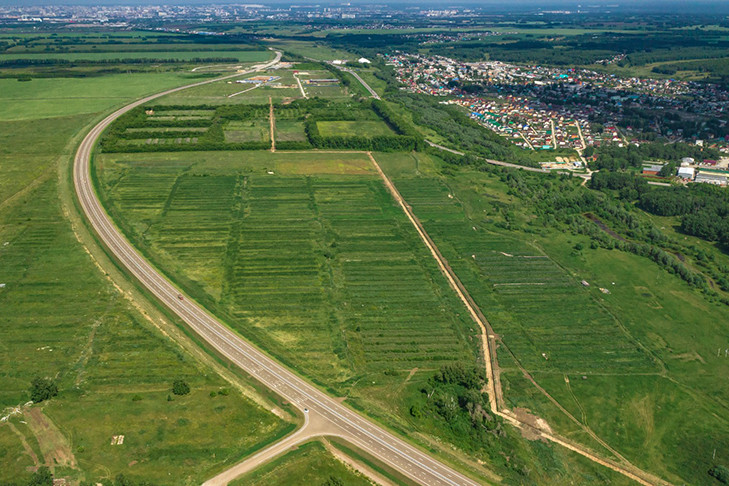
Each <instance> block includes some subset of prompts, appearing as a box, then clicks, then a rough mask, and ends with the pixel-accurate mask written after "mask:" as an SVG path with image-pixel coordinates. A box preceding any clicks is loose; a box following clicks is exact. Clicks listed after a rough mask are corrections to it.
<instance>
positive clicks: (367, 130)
mask: <svg viewBox="0 0 729 486" xmlns="http://www.w3.org/2000/svg"><path fill="white" fill-rule="evenodd" d="M316 125H317V128H318V129H319V133H320V134H321V136H322V137H356V136H369V137H374V136H379V135H382V136H393V135H395V132H393V131H392V129H391V128H390V127H388V126H387V124H386V123H385V122H384V121H382V120H362V121H318V122H316Z"/></svg>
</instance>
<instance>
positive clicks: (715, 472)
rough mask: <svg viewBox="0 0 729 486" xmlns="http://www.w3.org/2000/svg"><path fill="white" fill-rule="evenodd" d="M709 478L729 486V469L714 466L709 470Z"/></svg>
mask: <svg viewBox="0 0 729 486" xmlns="http://www.w3.org/2000/svg"><path fill="white" fill-rule="evenodd" d="M709 476H711V477H713V478H716V480H718V481H719V482H721V483H724V484H729V469H727V468H726V467H724V466H714V467H712V468H711V469H709Z"/></svg>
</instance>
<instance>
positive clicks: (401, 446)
mask: <svg viewBox="0 0 729 486" xmlns="http://www.w3.org/2000/svg"><path fill="white" fill-rule="evenodd" d="M280 59H281V53H280V52H277V53H276V58H275V59H274V60H272V61H271V62H269V63H266V64H262V65H259V66H254V67H253V68H251V69H250V70H248V71H246V72H242V73H236V74H233V75H228V76H223V77H219V78H215V79H211V80H207V81H202V82H197V83H194V84H190V85H187V86H182V87H179V88H174V89H170V90H167V91H163V92H161V93H157V94H155V95H152V96H148V97H146V98H143V99H141V100H138V101H135V102H133V103H131V104H129V105H127V106H125V107H123V108H120V109H119V110H117V111H115V112H114V113H112V114H111V115H109V116H107V117H106V118H104V119H103V120H102V121H101V122H100V123H98V124H97V125H96V126H95V127H94V128H92V129H91V131H90V132H89V133H88V134H87V135H86V137H85V138H84V139H83V141H82V142H81V145H80V146H79V148H78V151H77V153H76V157H75V159H74V167H73V181H74V185H75V188H76V193H77V196H78V200H79V203H80V205H81V208H82V209H83V212H84V213H85V215H86V217H87V218H88V220H89V222H90V224H91V226H92V227H93V229H94V230H95V232H96V234H97V235H98V237H99V239H100V240H101V241H102V242H103V243H104V245H105V246H106V247H107V248H108V249H109V251H111V253H112V254H113V255H114V256H115V257H116V258H117V259H118V260H119V261H120V262H121V263H122V264H123V265H124V266H125V267H126V269H127V270H128V271H129V272H130V273H131V274H132V275H134V277H135V278H136V279H137V280H138V281H139V282H140V283H141V284H142V285H143V286H144V287H145V288H146V289H147V290H148V291H149V292H151V293H152V294H154V295H155V296H156V297H157V298H158V299H159V300H160V301H161V302H162V303H163V304H164V305H165V306H167V307H168V308H169V309H170V310H172V312H174V313H175V314H177V315H178V316H179V317H180V318H181V319H182V320H183V321H184V322H185V323H186V324H187V325H188V326H189V327H190V328H191V329H192V330H193V331H194V332H195V333H196V334H197V335H198V336H199V337H200V338H201V339H203V340H205V342H206V343H207V344H208V345H209V346H210V347H211V348H213V349H215V350H216V351H217V352H219V353H220V354H221V355H223V356H225V357H226V358H227V359H228V360H230V361H231V362H233V363H235V364H236V365H238V366H239V367H240V368H241V369H243V370H244V371H245V372H247V373H248V374H250V375H251V376H253V377H255V378H256V379H257V380H258V381H260V382H261V383H263V384H264V385H266V386H267V387H269V388H270V389H271V390H273V391H275V392H276V393H277V394H278V395H280V396H281V397H283V398H284V399H286V400H288V401H289V402H291V403H293V404H295V405H296V406H297V407H298V408H299V409H300V410H301V411H302V412H304V413H305V414H309V415H311V416H312V417H316V418H317V420H318V421H319V422H321V423H322V424H324V425H325V426H324V427H322V429H323V430H322V433H323V434H333V435H338V436H341V437H343V438H345V439H346V440H348V441H349V442H351V443H352V444H354V445H356V446H357V447H359V448H361V449H362V450H364V451H366V452H367V453H369V454H371V455H372V456H374V457H376V458H378V459H379V460H381V461H382V462H384V463H385V464H388V465H389V466H390V467H392V468H393V469H395V470H397V471H399V472H400V473H402V474H404V475H405V476H407V477H409V478H411V479H413V480H414V481H416V482H417V483H420V484H425V485H449V486H461V485H466V486H475V485H477V484H478V483H477V482H475V481H474V480H472V479H470V478H468V477H466V476H464V475H463V474H461V473H459V472H457V471H455V470H454V469H452V468H450V467H448V466H446V465H445V464H443V463H441V462H439V461H437V460H435V459H433V458H432V457H430V456H429V455H428V454H426V453H424V452H422V451H421V450H420V449H418V448H416V447H414V446H412V445H410V444H409V443H407V442H405V441H404V440H402V439H400V438H398V437H396V436H395V435H394V434H392V433H390V432H388V431H387V430H385V429H384V428H383V427H381V426H380V425H378V424H376V423H374V422H372V421H370V420H368V419H366V418H364V417H362V416H361V415H360V414H358V413H356V412H354V411H352V410H351V409H349V408H348V407H346V406H344V405H342V404H340V403H339V402H337V401H335V400H334V399H333V398H332V397H330V396H329V395H327V394H326V393H324V392H322V391H321V390H319V389H318V388H317V387H315V386H314V385H312V384H311V383H309V382H308V381H306V380H305V379H303V378H301V377H300V376H298V375H297V374H295V373H293V372H292V371H291V370H289V369H288V368H286V367H284V366H283V365H281V364H279V363H278V362H277V361H276V360H274V359H273V358H271V357H270V356H268V355H266V354H265V353H263V352H262V351H261V350H260V349H258V348H257V347H255V346H253V345H252V344H251V343H249V342H248V341H246V340H245V339H243V338H242V337H241V336H239V335H238V334H236V333H234V332H233V331H231V330H230V329H229V328H228V327H226V326H225V325H224V324H223V323H222V322H220V321H219V320H218V319H217V318H215V317H214V316H212V315H211V314H210V313H208V312H207V311H206V310H205V309H203V308H202V307H201V306H200V305H198V304H197V303H195V302H194V301H192V300H190V299H188V298H186V297H182V295H181V294H180V291H179V290H178V289H177V288H176V287H175V286H174V285H172V283H170V282H169V281H168V280H167V279H166V278H165V277H164V276H162V275H161V274H160V273H159V272H158V271H157V270H156V269H155V268H154V267H153V266H152V265H151V264H150V263H149V262H147V260H146V259H145V258H144V257H143V256H142V255H141V254H140V253H139V252H138V251H137V250H136V249H135V248H134V247H133V246H132V244H131V243H130V242H129V241H127V240H126V238H125V237H124V236H123V235H122V233H121V232H120V231H119V229H118V228H117V227H116V226H114V224H113V223H112V221H111V218H110V217H109V216H108V215H107V213H106V211H105V210H104V208H103V207H102V205H101V202H100V201H99V199H98V198H97V196H96V193H95V191H94V187H93V184H92V181H91V177H90V161H91V156H92V151H93V148H94V145H95V144H96V141H97V140H98V138H99V137H100V135H101V133H102V132H103V131H104V129H106V128H107V127H108V126H109V125H110V124H111V123H112V122H113V121H114V120H116V119H117V118H119V117H120V116H121V115H123V114H124V113H126V112H128V111H129V110H131V109H133V108H135V107H137V106H140V105H143V104H145V103H148V102H149V101H152V100H154V99H156V98H159V97H161V96H164V95H167V94H170V93H174V92H176V91H180V90H183V89H187V88H191V87H194V86H200V85H203V84H207V83H212V82H215V81H220V80H222V79H228V78H232V77H235V76H240V75H241V74H245V73H248V72H254V71H257V70H261V69H265V68H267V67H271V66H273V65H275V64H276V63H278V62H279V60H280Z"/></svg>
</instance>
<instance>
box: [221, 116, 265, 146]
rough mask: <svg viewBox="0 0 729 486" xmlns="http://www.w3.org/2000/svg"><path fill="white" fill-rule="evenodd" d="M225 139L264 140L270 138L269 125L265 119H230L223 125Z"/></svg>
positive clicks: (240, 140) (230, 140)
mask: <svg viewBox="0 0 729 486" xmlns="http://www.w3.org/2000/svg"><path fill="white" fill-rule="evenodd" d="M223 132H224V133H225V141H226V142H229V143H241V142H266V141H268V140H270V137H271V135H270V126H269V124H268V122H267V121H266V120H260V119H259V120H248V121H231V122H228V123H226V124H225V125H224V126H223Z"/></svg>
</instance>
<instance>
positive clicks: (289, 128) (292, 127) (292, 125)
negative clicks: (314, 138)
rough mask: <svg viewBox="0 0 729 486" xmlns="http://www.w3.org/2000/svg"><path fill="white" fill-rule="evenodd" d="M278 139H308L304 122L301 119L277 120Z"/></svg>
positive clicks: (297, 140)
mask: <svg viewBox="0 0 729 486" xmlns="http://www.w3.org/2000/svg"><path fill="white" fill-rule="evenodd" d="M276 141H286V142H302V141H306V132H304V123H303V122H302V121H299V120H278V119H277V120H276Z"/></svg>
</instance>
